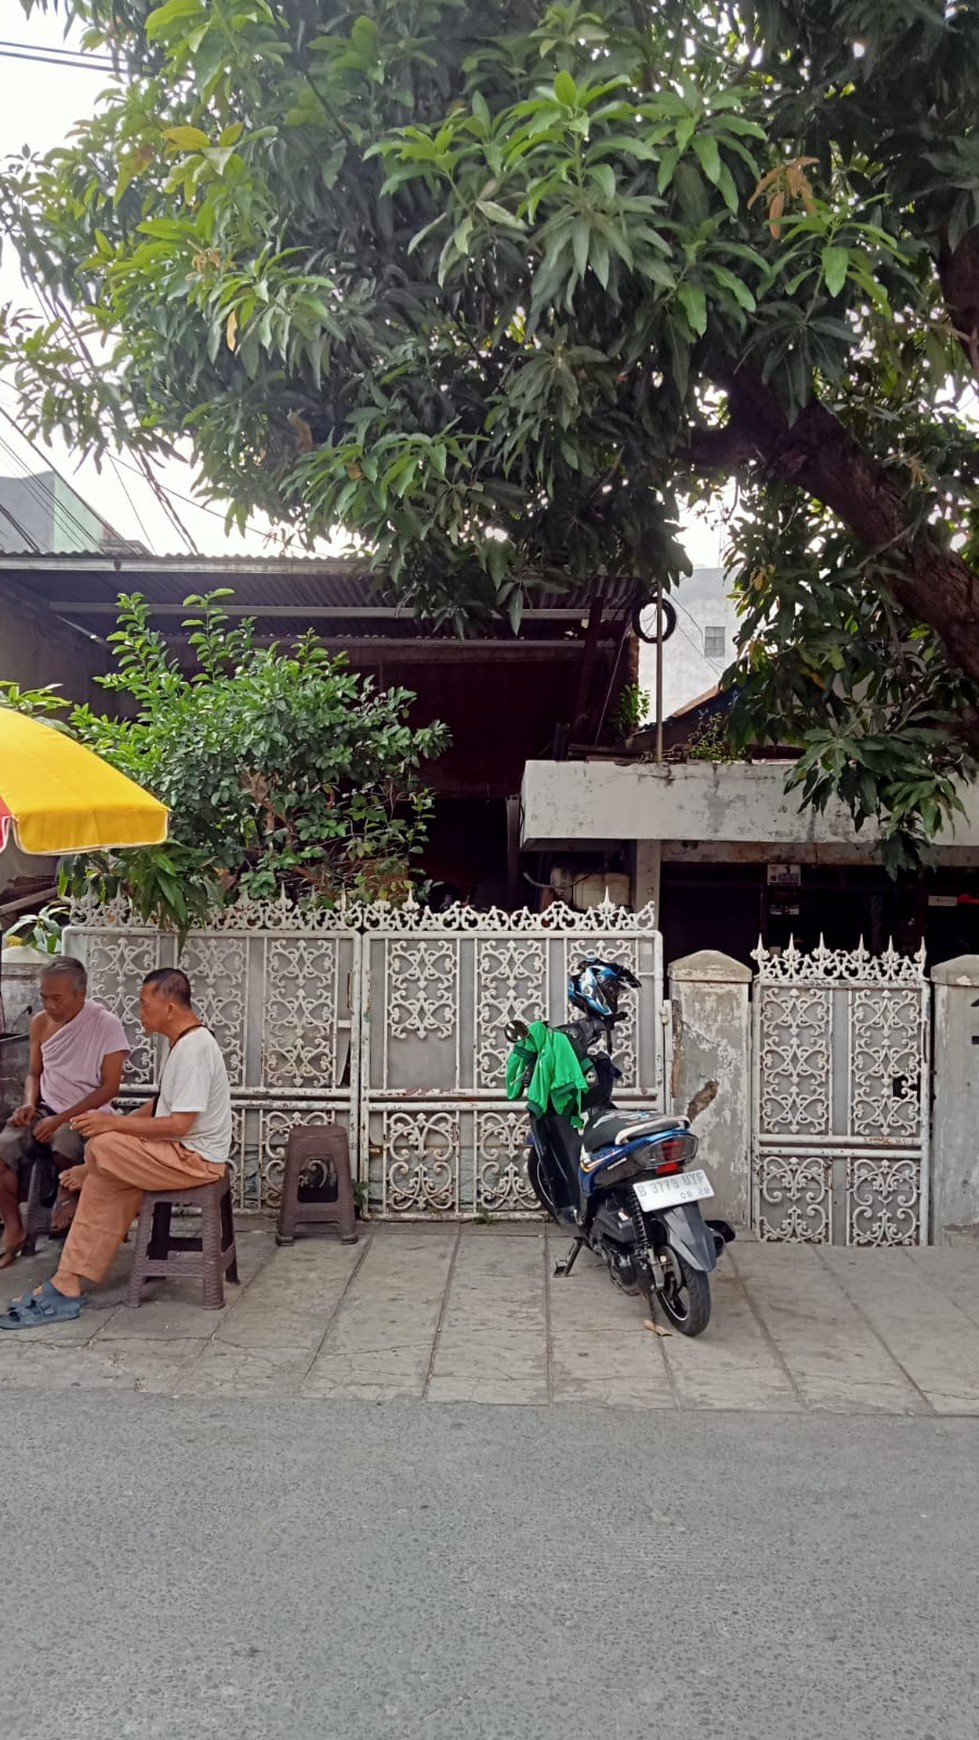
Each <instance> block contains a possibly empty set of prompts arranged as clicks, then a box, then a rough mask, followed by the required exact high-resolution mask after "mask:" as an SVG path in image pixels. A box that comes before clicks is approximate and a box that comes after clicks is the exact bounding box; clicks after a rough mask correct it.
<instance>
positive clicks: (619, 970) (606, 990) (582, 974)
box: [568, 956, 639, 1021]
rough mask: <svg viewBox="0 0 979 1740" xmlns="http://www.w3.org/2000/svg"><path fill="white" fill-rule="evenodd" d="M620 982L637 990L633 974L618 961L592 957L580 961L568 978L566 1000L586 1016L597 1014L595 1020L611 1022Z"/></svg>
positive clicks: (617, 1009)
mask: <svg viewBox="0 0 979 1740" xmlns="http://www.w3.org/2000/svg"><path fill="white" fill-rule="evenodd" d="M623 985H628V986H629V988H630V989H631V990H633V991H638V989H639V980H638V979H637V978H636V975H635V973H633V972H631V971H630V969H629V968H628V967H624V966H622V965H621V963H620V962H619V961H603V960H599V959H598V958H597V957H595V956H593V957H592V958H591V959H590V960H587V961H582V963H581V966H580V967H579V968H578V971H577V972H576V973H573V974H572V975H571V978H570V979H569V980H568V1002H569V1003H572V1004H573V1005H574V1007H575V1008H576V1009H582V1010H584V1012H585V1014H586V1015H594V1016H597V1018H598V1020H599V1021H614V1019H615V1017H616V1015H617V1014H618V1012H619V992H620V991H621V989H622V987H623Z"/></svg>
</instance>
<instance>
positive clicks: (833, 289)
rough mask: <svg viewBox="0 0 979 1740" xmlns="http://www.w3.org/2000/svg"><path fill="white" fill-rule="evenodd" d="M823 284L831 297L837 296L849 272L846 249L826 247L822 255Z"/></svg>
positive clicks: (848, 257) (847, 250) (848, 255)
mask: <svg viewBox="0 0 979 1740" xmlns="http://www.w3.org/2000/svg"><path fill="white" fill-rule="evenodd" d="M822 267H823V283H824V284H825V285H826V288H827V290H828V291H829V293H830V295H831V296H838V295H839V294H840V291H841V290H842V289H843V286H844V284H845V283H846V280H847V274H848V272H849V270H850V251H849V249H848V248H837V247H828V248H824V249H823V253H822Z"/></svg>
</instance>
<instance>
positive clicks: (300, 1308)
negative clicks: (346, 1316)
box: [214, 1238, 369, 1358]
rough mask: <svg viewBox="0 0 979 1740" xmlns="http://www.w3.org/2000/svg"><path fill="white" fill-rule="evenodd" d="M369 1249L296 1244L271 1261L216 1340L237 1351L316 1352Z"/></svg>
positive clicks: (365, 1246)
mask: <svg viewBox="0 0 979 1740" xmlns="http://www.w3.org/2000/svg"><path fill="white" fill-rule="evenodd" d="M368 1246H369V1241H367V1240H364V1241H361V1242H360V1243H358V1244H356V1245H344V1244H341V1243H340V1241H339V1240H338V1239H336V1240H334V1239H329V1238H325V1239H321V1240H318V1241H317V1242H316V1244H315V1245H314V1244H312V1243H310V1244H303V1245H292V1246H289V1247H287V1248H286V1249H284V1250H282V1251H281V1252H279V1253H278V1254H277V1256H276V1260H275V1262H274V1263H273V1262H271V1261H270V1262H268V1263H267V1264H266V1266H265V1268H264V1269H263V1270H262V1271H261V1272H260V1273H259V1274H258V1275H257V1276H256V1278H255V1279H254V1280H253V1281H252V1283H251V1285H250V1286H249V1287H248V1288H247V1289H246V1290H245V1291H244V1292H243V1294H242V1296H241V1298H240V1299H238V1300H234V1301H232V1309H231V1310H230V1311H229V1313H228V1314H227V1316H225V1317H223V1318H222V1321H221V1323H220V1324H219V1325H218V1328H217V1331H216V1333H215V1338H214V1339H215V1341H216V1342H220V1343H221V1344H222V1345H229V1346H234V1347H244V1348H247V1347H255V1348H261V1347H295V1348H302V1349H307V1350H308V1352H309V1355H310V1358H312V1357H313V1355H314V1354H315V1353H316V1352H317V1351H318V1349H319V1347H320V1344H321V1342H322V1340H323V1337H324V1336H325V1334H326V1332H327V1330H328V1329H329V1326H330V1324H331V1322H332V1320H333V1318H334V1317H335V1315H336V1313H337V1310H338V1309H339V1306H340V1303H341V1300H342V1299H343V1296H344V1293H345V1292H346V1290H347V1288H348V1286H349V1285H350V1281H351V1278H352V1276H353V1275H354V1274H355V1273H356V1271H357V1268H358V1266H359V1264H360V1263H361V1262H362V1261H363V1259H364V1256H365V1255H366V1252H367V1249H368Z"/></svg>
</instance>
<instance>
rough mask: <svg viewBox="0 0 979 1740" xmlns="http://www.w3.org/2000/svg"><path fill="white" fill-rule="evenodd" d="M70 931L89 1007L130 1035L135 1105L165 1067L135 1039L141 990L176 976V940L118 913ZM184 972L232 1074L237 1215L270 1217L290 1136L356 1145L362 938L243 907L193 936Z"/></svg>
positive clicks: (129, 1091) (348, 929)
mask: <svg viewBox="0 0 979 1740" xmlns="http://www.w3.org/2000/svg"><path fill="white" fill-rule="evenodd" d="M76 919H77V922H76V923H75V924H73V925H72V927H71V928H70V929H69V931H68V932H67V933H66V948H67V951H68V953H70V954H73V955H77V956H79V957H80V958H81V959H82V960H84V961H85V963H86V966H87V968H88V974H89V985H90V991H91V995H92V996H93V997H95V998H97V999H98V1001H99V1002H101V1003H105V1004H106V1005H107V1006H108V1007H109V1008H110V1009H113V1010H114V1011H115V1013H116V1014H117V1015H118V1016H119V1017H120V1019H121V1020H122V1023H123V1025H124V1027H125V1028H126V1032H127V1033H128V1035H129V1038H130V1040H131V1042H132V1044H133V1052H132V1056H131V1058H130V1062H129V1068H128V1069H127V1071H126V1076H125V1081H124V1098H125V1099H126V1100H127V1101H129V1102H133V1101H135V1102H138V1101H139V1100H142V1099H145V1098H146V1097H147V1095H148V1093H149V1092H151V1091H152V1089H153V1086H154V1083H155V1082H156V1081H157V1079H158V1071H159V1064H160V1061H161V1052H160V1046H159V1044H158V1042H155V1041H153V1040H151V1039H148V1038H147V1037H146V1035H145V1034H143V1032H142V1029H141V1027H140V1021H139V987H140V984H141V982H142V980H143V979H144V978H145V976H146V974H147V973H149V972H152V971H153V969H154V968H156V967H161V966H173V965H175V964H176V962H177V957H178V944H177V939H176V937H175V936H174V935H173V934H172V933H166V932H162V931H159V930H156V929H153V928H151V927H147V926H140V925H139V924H138V923H134V922H133V921H132V918H131V914H130V913H129V911H128V908H127V907H126V906H125V905H124V904H121V903H120V904H119V905H116V906H113V907H110V908H106V907H100V908H93V909H91V910H88V911H85V910H83V911H81V912H79V913H77V914H76ZM179 960H180V965H181V967H182V968H183V969H184V971H185V972H186V973H187V974H188V976H189V978H190V981H191V984H192V985H193V988H194V1000H195V1003H196V1005H197V1007H198V1009H199V1010H200V1013H201V1015H202V1016H203V1018H204V1020H205V1021H206V1023H207V1025H208V1026H209V1027H210V1028H211V1030H212V1032H213V1033H214V1035H215V1037H216V1038H217V1040H218V1043H219V1044H220V1046H221V1050H222V1052H223V1054H224V1059H225V1063H226V1064H227V1067H228V1075H229V1077H230V1080H231V1095H232V1103H233V1108H234V1119H235V1137H234V1149H233V1167H234V1175H235V1198H236V1203H237V1205H238V1206H239V1207H241V1208H263V1207H271V1206H274V1205H275V1204H276V1203H277V1202H278V1199H279V1193H280V1189H281V1182H282V1162H283V1157H284V1154H285V1145H286V1142H287V1140H288V1136H289V1132H290V1130H291V1129H292V1128H293V1126H294V1125H296V1124H298V1123H339V1124H342V1125H343V1126H344V1127H345V1128H346V1129H347V1130H349V1132H350V1137H351V1143H352V1144H353V1143H355V1141H356V1131H357V1117H356V1107H357V1094H358V1086H359V1083H358V1074H357V1069H358V1063H359V1058H360V1043H359V1036H360V935H359V933H358V932H357V931H356V930H355V929H354V928H353V925H352V921H351V915H350V913H348V912H345V911H344V910H343V909H340V908H337V909H334V910H332V911H322V912H309V913H306V912H304V913H302V914H301V915H300V914H298V913H297V912H296V910H295V908H293V907H291V906H290V905H288V903H286V902H280V901H262V902H252V901H241V902H239V903H238V904H237V905H236V906H234V907H230V908H229V909H228V912H227V913H226V914H225V915H223V917H222V921H221V923H220V925H216V926H214V927H213V928H211V929H208V930H198V931H192V932H191V934H190V936H189V937H188V938H187V941H186V944H185V946H184V948H183V950H182V952H180V955H179Z"/></svg>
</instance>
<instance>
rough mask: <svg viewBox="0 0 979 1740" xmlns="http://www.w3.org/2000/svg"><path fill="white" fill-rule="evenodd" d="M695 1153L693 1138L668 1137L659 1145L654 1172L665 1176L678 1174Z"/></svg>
mask: <svg viewBox="0 0 979 1740" xmlns="http://www.w3.org/2000/svg"><path fill="white" fill-rule="evenodd" d="M696 1152H697V1143H696V1139H695V1138H694V1137H693V1136H669V1137H668V1138H667V1140H666V1141H665V1142H663V1143H662V1144H661V1145H660V1150H659V1164H658V1165H657V1167H656V1170H657V1172H660V1173H665V1174H669V1173H670V1172H679V1171H680V1170H681V1168H682V1167H684V1166H685V1165H686V1163H687V1161H688V1160H691V1159H692V1158H693V1156H694V1154H696Z"/></svg>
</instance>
